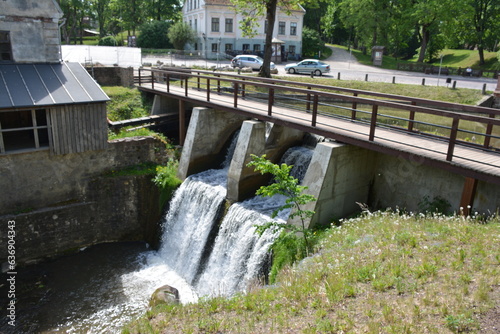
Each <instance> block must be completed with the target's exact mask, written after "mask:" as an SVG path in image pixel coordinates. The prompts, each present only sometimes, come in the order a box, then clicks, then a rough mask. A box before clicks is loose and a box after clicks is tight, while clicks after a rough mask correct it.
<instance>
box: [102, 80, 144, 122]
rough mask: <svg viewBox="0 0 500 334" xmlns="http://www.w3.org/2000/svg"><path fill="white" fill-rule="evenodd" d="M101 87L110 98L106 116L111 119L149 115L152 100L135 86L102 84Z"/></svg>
mask: <svg viewBox="0 0 500 334" xmlns="http://www.w3.org/2000/svg"><path fill="white" fill-rule="evenodd" d="M102 89H103V90H104V92H105V93H106V94H107V95H108V96H109V97H110V99H111V101H109V102H108V104H107V110H108V118H109V119H110V120H111V121H121V120H126V119H131V118H138V117H143V116H147V115H149V111H150V110H151V105H152V101H151V100H149V99H147V98H146V97H145V95H142V94H141V92H140V91H139V90H138V89H137V88H128V87H121V86H103V87H102Z"/></svg>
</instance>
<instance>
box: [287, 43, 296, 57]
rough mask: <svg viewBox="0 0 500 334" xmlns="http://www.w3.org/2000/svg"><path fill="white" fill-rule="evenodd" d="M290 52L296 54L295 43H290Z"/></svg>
mask: <svg viewBox="0 0 500 334" xmlns="http://www.w3.org/2000/svg"><path fill="white" fill-rule="evenodd" d="M288 53H291V54H292V55H295V45H290V46H289V47H288Z"/></svg>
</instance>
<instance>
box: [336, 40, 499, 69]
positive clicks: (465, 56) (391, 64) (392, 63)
mask: <svg viewBox="0 0 500 334" xmlns="http://www.w3.org/2000/svg"><path fill="white" fill-rule="evenodd" d="M335 46H336V47H339V48H343V49H346V50H347V47H344V46H341V45H335ZM352 54H353V56H355V57H356V59H357V60H358V61H359V62H360V63H361V64H364V65H372V60H371V56H370V54H366V55H364V54H363V53H362V52H361V51H359V50H354V49H353V50H352ZM442 54H443V64H442V66H443V67H457V68H458V67H461V68H466V67H469V66H470V67H472V68H481V69H483V70H495V69H496V67H498V66H499V63H498V60H497V58H496V57H497V53H496V52H487V51H485V52H484V57H485V61H486V64H485V65H483V66H479V54H478V51H477V50H454V49H444V50H443V51H442ZM416 61H417V56H415V57H414V58H412V59H410V60H401V59H395V58H393V57H389V56H384V59H383V62H382V68H387V69H393V70H395V69H397V64H398V63H416ZM433 64H434V65H439V59H438V60H437V61H435V62H434V63H433Z"/></svg>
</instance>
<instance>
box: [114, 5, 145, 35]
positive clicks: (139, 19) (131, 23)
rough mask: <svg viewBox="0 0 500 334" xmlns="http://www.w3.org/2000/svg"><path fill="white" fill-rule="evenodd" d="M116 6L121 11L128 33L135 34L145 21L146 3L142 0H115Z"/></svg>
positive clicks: (123, 23) (124, 28)
mask: <svg viewBox="0 0 500 334" xmlns="http://www.w3.org/2000/svg"><path fill="white" fill-rule="evenodd" d="M114 1H115V2H116V3H115V8H116V11H117V13H119V16H120V21H121V25H122V29H123V30H127V32H128V35H129V36H130V35H135V34H136V30H137V29H138V28H139V27H140V25H141V24H142V23H143V22H144V21H145V17H144V3H143V1H141V0H114Z"/></svg>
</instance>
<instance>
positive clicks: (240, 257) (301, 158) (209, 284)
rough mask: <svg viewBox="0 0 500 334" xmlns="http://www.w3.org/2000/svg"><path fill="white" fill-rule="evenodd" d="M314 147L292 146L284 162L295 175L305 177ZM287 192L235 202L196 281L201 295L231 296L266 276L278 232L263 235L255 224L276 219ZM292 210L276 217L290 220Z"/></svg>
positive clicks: (282, 212)
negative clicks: (270, 251)
mask: <svg viewBox="0 0 500 334" xmlns="http://www.w3.org/2000/svg"><path fill="white" fill-rule="evenodd" d="M311 157H312V150H310V149H307V148H304V147H295V148H292V149H290V150H288V151H287V152H286V153H285V155H284V156H283V158H282V162H284V163H286V164H287V165H293V166H294V167H293V168H292V170H291V173H290V174H291V175H292V176H294V177H296V178H298V179H299V180H302V178H303V176H304V174H305V171H306V170H307V167H308V165H309V162H310V161H311ZM285 200H286V198H285V197H283V196H273V197H271V198H269V197H260V196H256V197H254V198H252V199H249V200H247V201H244V202H242V203H235V204H233V205H231V207H230V208H229V211H228V213H227V214H226V216H225V217H224V220H223V222H222V224H221V227H220V230H219V234H218V235H217V238H216V239H215V245H214V248H213V252H212V254H211V256H210V258H209V260H208V262H207V264H206V266H205V269H204V271H203V273H202V275H201V276H200V278H199V280H198V281H197V282H196V284H195V288H196V291H197V292H198V294H199V295H200V296H203V295H208V296H218V295H221V296H230V295H232V294H234V293H235V292H239V291H244V290H246V288H247V287H248V286H249V284H251V283H252V281H254V280H257V279H258V278H259V277H260V276H262V274H263V273H262V269H263V267H264V264H265V262H266V260H267V256H268V250H269V247H270V246H271V245H272V243H273V241H274V240H275V238H276V237H277V236H278V235H277V232H276V231H273V230H272V229H268V230H266V232H265V233H264V234H262V236H260V237H259V235H258V234H256V233H255V228H256V227H255V226H256V225H262V224H265V223H266V222H269V221H271V220H272V218H271V215H272V212H273V211H274V210H276V209H277V208H279V207H281V206H283V205H284V203H285ZM289 214H290V211H289V210H284V211H281V212H280V214H279V215H278V217H276V218H275V220H276V221H278V222H282V223H284V222H286V220H287V219H288V216H289Z"/></svg>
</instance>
